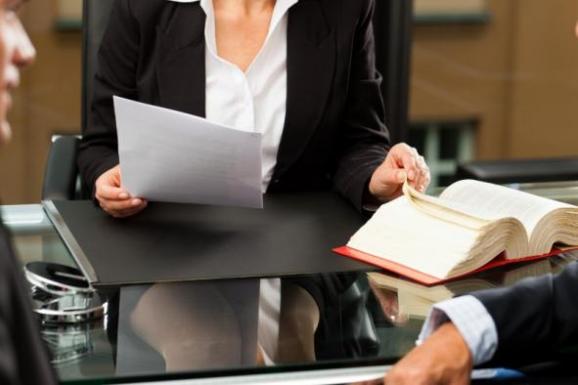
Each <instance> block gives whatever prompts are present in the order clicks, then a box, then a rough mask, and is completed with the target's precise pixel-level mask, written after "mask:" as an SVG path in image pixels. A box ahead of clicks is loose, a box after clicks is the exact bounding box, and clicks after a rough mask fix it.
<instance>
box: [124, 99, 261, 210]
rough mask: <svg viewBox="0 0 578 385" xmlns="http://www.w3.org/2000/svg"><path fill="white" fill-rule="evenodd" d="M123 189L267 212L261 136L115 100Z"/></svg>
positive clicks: (149, 196) (147, 196)
mask: <svg viewBox="0 0 578 385" xmlns="http://www.w3.org/2000/svg"><path fill="white" fill-rule="evenodd" d="M114 109H115V115H116V125H117V132H118V151H119V157H120V168H121V172H122V184H123V187H124V188H125V189H126V190H127V191H129V192H130V193H131V194H132V195H134V196H138V197H143V198H145V199H148V200H150V201H164V202H178V203H202V204H213V205H224V206H242V207H255V208H262V207H263V194H262V192H261V134H260V133H256V132H246V131H240V130H236V129H234V128H230V127H225V126H222V125H219V124H215V123H211V122H209V121H207V120H206V119H203V118H199V117H197V116H194V115H189V114H185V113H182V112H178V111H173V110H169V109H166V108H161V107H156V106H151V105H148V104H144V103H139V102H135V101H132V100H128V99H124V98H120V97H117V96H115V97H114Z"/></svg>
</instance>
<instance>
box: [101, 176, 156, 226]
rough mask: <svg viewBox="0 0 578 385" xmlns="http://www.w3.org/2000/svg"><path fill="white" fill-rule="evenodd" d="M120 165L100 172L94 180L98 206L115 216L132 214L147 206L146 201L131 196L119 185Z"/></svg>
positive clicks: (122, 216) (121, 216) (120, 216)
mask: <svg viewBox="0 0 578 385" xmlns="http://www.w3.org/2000/svg"><path fill="white" fill-rule="evenodd" d="M120 180H121V179H120V165H117V166H115V167H113V168H111V169H110V170H108V171H105V172H104V173H102V175H101V176H99V177H98V179H97V180H96V183H95V186H96V193H95V197H96V199H97V200H98V203H99V204H100V207H102V209H103V210H104V211H105V212H107V213H108V214H110V215H112V216H113V217H115V218H124V217H128V216H131V215H134V214H136V213H138V212H140V211H141V210H143V209H144V208H145V207H146V206H147V201H145V200H144V199H141V198H133V197H131V196H130V194H129V193H128V192H127V191H125V190H123V189H122V188H121V187H120Z"/></svg>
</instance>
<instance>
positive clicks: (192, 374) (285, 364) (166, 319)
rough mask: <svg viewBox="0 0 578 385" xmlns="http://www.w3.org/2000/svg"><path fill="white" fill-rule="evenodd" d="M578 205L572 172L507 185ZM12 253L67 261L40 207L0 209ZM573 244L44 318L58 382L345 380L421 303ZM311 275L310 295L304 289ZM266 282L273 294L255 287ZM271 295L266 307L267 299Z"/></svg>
mask: <svg viewBox="0 0 578 385" xmlns="http://www.w3.org/2000/svg"><path fill="white" fill-rule="evenodd" d="M514 187H517V188H520V189H522V190H525V191H529V192H533V193H536V194H539V195H542V196H547V197H550V198H554V199H559V200H563V201H566V202H569V203H574V204H577V203H578V182H576V183H574V182H564V183H544V184H527V185H519V186H514ZM0 210H1V213H2V216H3V218H4V221H5V223H6V225H7V227H8V228H9V229H10V230H11V232H12V234H13V241H14V244H15V247H16V250H17V253H18V255H19V256H20V258H21V260H22V262H23V263H27V262H34V261H45V262H54V263H59V264H63V265H67V266H71V267H75V266H76V264H75V262H74V259H73V258H72V256H71V254H70V253H69V251H68V250H67V249H66V247H65V246H64V244H63V243H62V242H61V240H60V238H59V236H58V234H57V233H56V231H55V229H54V228H53V226H52V224H51V222H50V221H49V219H48V218H47V216H46V215H45V214H44V211H43V209H42V206H41V205H12V206H2V207H1V208H0ZM576 259H578V253H576V252H574V253H566V254H563V255H561V256H557V257H554V258H551V259H549V260H546V261H538V262H533V263H529V264H523V265H515V266H514V267H509V268H506V269H496V270H490V271H486V272H484V273H482V274H479V275H476V276H475V277H470V278H466V279H463V280H461V281H455V282H452V283H451V284H449V285H445V286H438V287H431V288H427V287H424V286H421V285H418V284H414V283H411V282H408V281H405V280H403V279H401V278H400V277H396V276H394V275H390V274H387V273H384V272H375V271H373V272H371V271H370V270H369V269H368V270H367V271H352V272H348V273H331V272H328V273H326V274H315V275H309V276H307V275H305V276H298V277H277V278H273V279H268V280H266V281H265V280H260V279H243V280H222V281H204V282H191V283H177V284H156V285H141V286H138V285H137V286H128V287H121V288H110V289H107V290H105V291H103V292H102V293H101V294H102V295H103V296H104V297H106V298H107V299H108V301H109V305H108V315H107V316H106V317H104V318H103V319H101V320H98V321H96V322H91V323H84V324H78V325H69V326H65V325H61V326H58V327H54V326H46V325H43V327H42V333H43V337H44V339H45V341H46V342H47V343H48V345H49V347H50V349H51V351H52V352H53V364H54V366H55V368H56V370H57V373H58V376H59V378H60V381H61V383H64V384H80V383H91V384H95V383H160V382H162V383H166V382H174V383H177V384H178V383H186V384H203V383H207V384H208V383H211V384H215V383H223V384H225V383H227V384H231V383H253V384H255V383H262V384H265V383H277V384H282V383H287V384H289V383H299V381H302V380H307V382H306V383H310V384H336V383H356V382H359V381H362V380H368V379H372V378H377V377H379V376H381V375H382V374H383V373H384V372H385V371H386V370H387V368H388V366H389V365H391V364H393V363H395V362H396V361H397V360H398V359H399V358H400V357H401V356H403V355H404V354H405V353H406V352H408V351H409V350H410V349H411V348H412V347H413V346H414V345H415V340H416V338H417V335H418V333H419V330H420V328H421V325H422V323H423V321H424V319H425V315H426V314H427V312H428V311H429V308H430V307H431V305H432V304H433V303H434V302H436V301H438V300H442V299H445V298H449V297H451V296H453V295H456V294H461V293H463V292H467V291H471V290H475V289H479V288H488V287H496V286H503V285H509V284H512V283H514V282H515V281H517V280H519V279H522V278H523V277H526V276H534V275H540V274H545V273H549V272H552V273H555V272H557V271H559V270H560V269H562V268H563V266H564V265H565V264H567V263H568V262H571V261H574V260H576ZM311 284H313V285H314V286H315V287H316V288H318V290H319V293H320V296H321V298H322V299H323V300H322V301H321V302H319V303H316V302H312V297H311V296H310V295H308V291H306V290H304V289H303V288H305V287H308V285H311ZM266 285H273V286H275V285H277V286H278V287H280V289H278V297H277V299H278V301H277V302H275V301H269V302H268V300H267V298H265V297H266V295H265V294H264V293H265V291H264V290H263V287H264V286H266ZM274 303H278V304H279V308H278V309H277V311H276V312H275V311H273V312H269V313H271V314H276V316H269V315H268V314H269V313H268V310H267V306H273V305H272V304H274Z"/></svg>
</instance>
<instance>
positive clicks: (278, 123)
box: [170, 0, 298, 192]
mask: <svg viewBox="0 0 578 385" xmlns="http://www.w3.org/2000/svg"><path fill="white" fill-rule="evenodd" d="M170 1H176V2H179V3H192V2H195V1H200V3H201V4H200V5H201V8H202V9H203V10H204V11H205V14H206V16H207V21H206V24H205V47H206V49H205V71H206V90H205V92H206V94H205V97H206V99H205V100H206V106H205V111H206V118H207V119H208V120H210V121H213V122H217V123H221V124H224V125H227V126H231V127H235V128H238V129H240V130H244V131H252V132H260V133H262V134H263V141H262V144H261V151H262V160H263V163H262V169H261V175H262V186H261V188H262V191H263V192H265V191H266V190H267V186H268V185H269V182H270V181H271V177H272V176H273V171H274V170H275V165H276V163H277V152H278V150H279V143H280V142H281V135H282V134H283V127H284V124H285V111H286V101H287V20H288V11H289V8H291V6H293V5H294V4H295V3H297V1H298V0H277V1H276V3H275V8H274V9H273V16H272V18H271V24H270V25H269V32H268V34H267V37H266V39H265V42H264V43H263V46H262V47H261V50H260V51H259V53H258V54H257V56H256V57H255V58H254V60H253V62H252V63H251V64H250V65H249V67H248V68H247V70H246V71H245V72H243V71H242V70H241V69H240V68H239V67H237V66H236V65H234V64H232V63H230V62H228V61H226V60H224V59H222V58H220V57H219V55H218V54H217V43H216V38H215V15H214V9H213V1H212V0H170Z"/></svg>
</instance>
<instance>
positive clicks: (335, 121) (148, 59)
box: [78, 0, 389, 207]
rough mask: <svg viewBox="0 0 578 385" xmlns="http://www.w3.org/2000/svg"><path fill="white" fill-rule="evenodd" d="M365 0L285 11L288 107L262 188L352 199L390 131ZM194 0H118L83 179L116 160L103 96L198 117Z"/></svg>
mask: <svg viewBox="0 0 578 385" xmlns="http://www.w3.org/2000/svg"><path fill="white" fill-rule="evenodd" d="M373 2H374V0H300V1H299V2H298V3H297V4H295V5H294V6H293V7H292V8H291V9H290V11H289V22H288V31H287V35H288V36H287V43H288V44H287V45H288V46H287V77H288V80H287V113H286V119H285V126H284V131H283V136H282V139H281V144H280V148H279V153H278V157H277V166H276V168H275V171H274V174H273V178H272V181H271V184H270V186H269V190H268V192H275V191H299V190H316V189H328V188H331V186H332V185H333V186H335V187H336V188H337V190H339V191H340V192H341V193H342V194H343V195H345V196H347V197H348V198H349V199H350V200H351V201H352V202H353V203H354V204H355V205H356V206H357V207H360V205H361V201H362V196H363V192H364V191H365V188H366V185H367V183H368V180H369V178H370V176H371V174H372V173H373V171H374V170H375V168H376V167H377V166H378V165H379V164H380V163H381V162H382V161H383V159H384V158H385V156H386V154H387V148H388V146H389V139H388V134H387V130H386V128H385V124H384V108H383V101H382V97H381V93H380V88H379V87H380V82H381V77H380V75H379V74H378V73H377V71H376V69H375V63H374V61H375V60H374V59H375V58H374V56H375V53H374V37H373V28H372V15H373V5H374V4H373ZM204 25H205V14H204V12H203V10H202V9H201V7H200V5H199V3H198V2H195V3H176V2H169V1H167V0H146V1H142V0H117V2H116V3H115V5H114V7H113V11H112V14H111V18H110V21H109V25H108V28H107V31H106V33H105V35H104V38H103V41H102V44H101V47H100V50H99V53H98V70H97V73H96V76H95V85H94V95H93V105H92V119H91V121H90V122H89V123H88V127H87V128H86V130H85V132H83V139H82V144H81V146H80V154H79V158H78V163H79V167H80V170H81V173H82V175H83V177H84V181H85V183H87V185H88V186H91V187H92V188H94V182H95V181H96V179H97V178H98V176H99V175H100V174H101V173H103V172H104V171H106V170H107V169H109V168H111V167H113V166H115V165H116V164H118V155H117V139H116V128H115V122H114V111H113V107H112V96H113V95H119V96H123V97H126V98H130V99H134V100H139V101H142V102H145V103H150V104H155V105H159V106H163V107H167V108H172V109H175V110H179V111H183V112H187V113H191V114H195V115H198V116H205V46H204Z"/></svg>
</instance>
